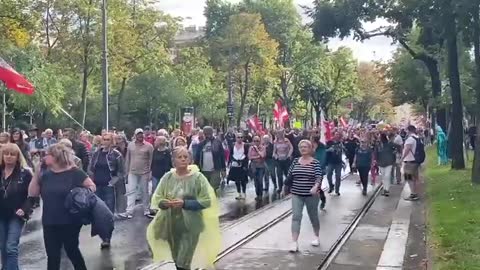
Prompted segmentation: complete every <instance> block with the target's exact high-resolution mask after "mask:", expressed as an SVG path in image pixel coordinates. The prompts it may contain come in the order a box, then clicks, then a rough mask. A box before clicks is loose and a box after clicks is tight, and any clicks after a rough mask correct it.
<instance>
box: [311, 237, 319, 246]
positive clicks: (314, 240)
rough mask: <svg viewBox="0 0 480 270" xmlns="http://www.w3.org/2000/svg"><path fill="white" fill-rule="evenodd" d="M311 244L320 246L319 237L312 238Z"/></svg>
mask: <svg viewBox="0 0 480 270" xmlns="http://www.w3.org/2000/svg"><path fill="white" fill-rule="evenodd" d="M312 246H314V247H318V246H320V239H318V237H315V239H313V241H312Z"/></svg>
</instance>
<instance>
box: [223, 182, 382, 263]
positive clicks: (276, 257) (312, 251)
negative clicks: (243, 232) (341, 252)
mask: <svg viewBox="0 0 480 270" xmlns="http://www.w3.org/2000/svg"><path fill="white" fill-rule="evenodd" d="M357 179H358V176H349V177H348V178H347V179H346V180H345V181H343V183H342V188H341V194H342V195H341V196H340V197H336V196H328V195H327V207H326V211H322V212H320V223H321V229H320V246H319V247H312V246H310V242H311V240H313V238H312V236H313V231H312V227H311V224H310V220H309V218H308V215H307V213H306V210H305V211H304V215H303V220H302V231H301V233H300V238H299V245H300V252H299V253H297V254H291V253H289V252H288V248H289V246H290V244H291V241H292V240H291V233H290V226H291V217H288V218H286V219H284V220H283V221H281V222H280V223H278V224H277V225H275V226H273V227H271V228H270V229H268V230H267V231H265V232H264V233H262V234H261V235H260V236H258V237H257V238H255V239H253V240H252V241H250V242H248V243H246V244H245V245H243V246H242V247H240V248H238V249H236V250H235V251H233V252H231V253H229V254H228V255H226V256H225V257H223V258H222V259H221V260H220V261H219V262H218V263H217V265H216V266H217V268H216V269H217V270H226V269H229V270H230V269H231V270H236V269H238V270H240V269H273V270H283V269H302V270H304V269H305V270H307V269H317V267H318V265H319V264H320V262H321V261H322V260H323V258H324V257H325V255H326V254H327V252H328V251H329V250H330V248H331V247H332V246H333V244H334V243H335V242H336V241H337V239H338V238H339V237H340V235H341V234H342V233H343V232H344V230H345V229H346V228H347V227H348V226H349V224H350V223H351V222H352V220H353V219H354V218H355V216H356V215H357V213H358V212H359V211H360V210H361V208H362V207H363V205H364V204H365V203H366V202H367V200H368V197H364V196H362V195H361V190H360V188H359V187H358V186H357V185H356V184H355V182H356V180H357ZM370 188H371V189H373V187H372V186H370ZM372 194H373V192H372V191H370V192H369V196H371V195H372ZM290 203H291V202H290V200H288V201H286V202H284V203H282V206H283V207H289V204H290ZM283 204H285V206H284V205H283ZM279 206H280V205H279ZM279 206H276V207H275V208H277V207H279ZM224 237H225V236H224Z"/></svg>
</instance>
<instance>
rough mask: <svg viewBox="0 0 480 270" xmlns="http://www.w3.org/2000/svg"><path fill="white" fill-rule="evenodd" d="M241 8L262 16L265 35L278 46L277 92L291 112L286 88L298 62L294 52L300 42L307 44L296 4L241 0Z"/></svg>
mask: <svg viewBox="0 0 480 270" xmlns="http://www.w3.org/2000/svg"><path fill="white" fill-rule="evenodd" d="M243 6H244V8H245V9H246V10H247V11H248V12H250V13H259V14H260V15H261V16H262V21H263V23H264V24H265V27H266V29H267V32H268V33H269V35H270V36H271V37H272V38H273V39H275V40H276V41H277V42H278V44H279V46H278V56H277V65H278V66H279V67H280V73H279V78H280V80H279V83H280V90H281V95H282V98H283V100H285V101H287V108H288V110H290V104H289V103H290V97H289V89H290V86H291V83H292V82H293V77H294V76H295V72H294V71H295V64H296V60H298V59H296V58H295V57H296V55H295V52H296V51H298V49H299V47H301V46H302V45H304V43H302V42H307V43H308V42H310V40H307V39H306V38H305V33H304V31H303V27H302V21H301V17H300V15H299V13H298V11H297V7H296V4H295V2H294V1H293V0H244V3H243ZM302 35H303V36H302Z"/></svg>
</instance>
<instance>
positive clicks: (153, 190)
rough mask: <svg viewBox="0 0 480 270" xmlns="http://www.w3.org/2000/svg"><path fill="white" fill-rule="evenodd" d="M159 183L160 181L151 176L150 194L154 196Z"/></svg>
mask: <svg viewBox="0 0 480 270" xmlns="http://www.w3.org/2000/svg"><path fill="white" fill-rule="evenodd" d="M159 182H160V179H158V178H155V177H153V176H152V194H155V190H156V189H157V186H158V183H159Z"/></svg>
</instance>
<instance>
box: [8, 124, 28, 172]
mask: <svg viewBox="0 0 480 270" xmlns="http://www.w3.org/2000/svg"><path fill="white" fill-rule="evenodd" d="M10 142H11V143H14V144H16V145H18V148H20V151H22V155H23V157H24V158H25V160H26V161H27V164H28V166H29V167H30V168H31V167H32V166H33V164H32V158H31V155H30V145H29V144H28V143H27V142H25V138H24V137H23V133H22V131H21V130H20V129H18V128H15V129H13V130H12V132H11V133H10Z"/></svg>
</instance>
